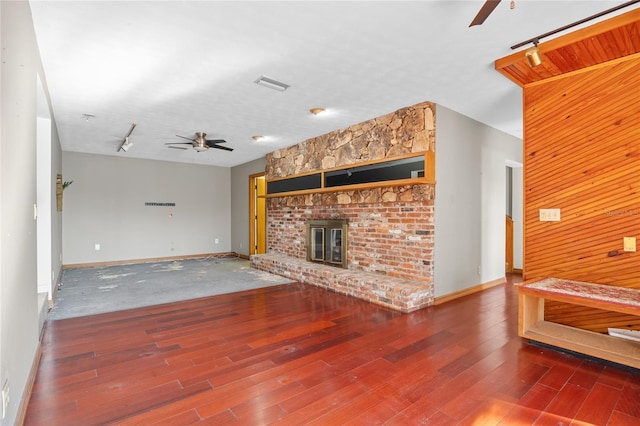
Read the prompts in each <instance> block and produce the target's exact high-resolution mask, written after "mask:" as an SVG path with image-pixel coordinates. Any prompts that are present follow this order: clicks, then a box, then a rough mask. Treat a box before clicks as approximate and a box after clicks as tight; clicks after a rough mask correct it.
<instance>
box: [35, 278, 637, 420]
mask: <svg viewBox="0 0 640 426" xmlns="http://www.w3.org/2000/svg"><path fill="white" fill-rule="evenodd" d="M518 280H519V277H518V276H509V282H508V283H507V284H504V285H501V286H496V287H493V288H491V289H487V290H485V291H482V292H480V293H476V294H472V295H468V296H465V297H462V298H459V299H455V300H452V301H450V302H447V303H443V304H441V305H438V306H435V307H429V308H425V309H422V310H419V311H416V312H413V313H411V314H400V313H398V312H395V311H391V310H388V309H386V308H382V307H380V306H377V305H373V304H370V303H367V302H364V301H361V300H357V299H354V298H350V297H348V296H344V295H341V294H337V293H335V292H330V291H326V290H324V289H321V288H318V287H314V286H309V285H304V284H298V283H293V284H287V285H281V286H273V287H269V288H267V289H257V290H250V291H245V292H239V293H235V294H228V295H220V296H214V297H208V298H201V299H195V300H190V301H184V302H175V303H169V304H164V305H157V306H149V307H145V308H138V309H131V310H126V311H119V312H113V313H106V314H100V315H94V316H90V317H84V318H76V319H68V320H56V321H49V322H47V324H46V326H45V332H44V336H43V340H42V349H43V356H42V360H41V362H40V365H39V366H38V372H37V376H36V380H35V383H34V387H33V390H32V394H31V399H30V401H29V404H28V407H27V413H26V420H25V424H26V425H28V426H30V425H38V426H40V425H44V424H46V425H61V426H67V425H80V424H81V425H83V426H91V425H98V424H119V425H150V424H164V425H188V424H215V425H225V424H250V425H258V424H260V425H263V424H264V425H266V424H283V425H292V424H295V425H302V424H321V425H326V424H351V425H370V424H386V425H407V424H420V423H426V424H433V425H437V424H443V425H454V424H483V425H485V424H487V425H492V424H502V425H512V424H557V423H558V422H559V421H562V422H565V423H566V424H569V423H571V422H572V421H573V422H574V423H575V424H580V422H583V423H584V422H593V423H596V424H600V423H602V424H606V423H607V422H608V424H611V425H613V424H639V423H640V408H638V407H640V385H638V383H640V372H637V371H635V370H629V369H628V368H620V367H618V366H616V365H614V364H603V363H600V362H597V361H593V360H590V359H585V358H584V357H579V356H576V355H572V354H566V353H563V352H559V351H557V350H554V349H553V348H548V347H541V346H534V345H530V344H528V343H527V342H526V341H524V340H523V339H521V338H520V337H518V336H517V320H518V300H517V294H516V292H515V290H514V289H513V285H512V284H513V282H517V281H518ZM596 402H597V403H598V404H596ZM607 419H608V420H607Z"/></svg>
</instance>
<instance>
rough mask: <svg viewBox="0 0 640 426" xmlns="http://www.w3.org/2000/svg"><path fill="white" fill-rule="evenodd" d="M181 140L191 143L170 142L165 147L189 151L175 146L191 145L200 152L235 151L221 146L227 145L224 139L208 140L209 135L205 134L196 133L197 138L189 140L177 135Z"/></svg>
mask: <svg viewBox="0 0 640 426" xmlns="http://www.w3.org/2000/svg"><path fill="white" fill-rule="evenodd" d="M176 136H177V137H179V138H182V139H187V140H188V141H189V142H169V143H166V144H165V145H169V148H177V149H187V148H186V147H181V146H173V145H191V146H193V149H195V150H196V151H198V152H201V151H206V150H208V149H209V148H217V149H223V150H225V151H233V148H229V147H226V146H222V145H219V144H221V143H226V142H227V141H225V140H224V139H206V136H207V134H206V133H204V132H196V137H195V138H188V137H186V136H180V135H176Z"/></svg>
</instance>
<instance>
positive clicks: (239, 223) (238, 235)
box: [231, 158, 267, 256]
mask: <svg viewBox="0 0 640 426" xmlns="http://www.w3.org/2000/svg"><path fill="white" fill-rule="evenodd" d="M266 164H267V160H266V158H260V159H258V160H254V161H251V162H249V163H245V164H241V165H239V166H236V167H233V168H232V169H231V235H232V237H233V241H232V242H231V250H232V251H234V252H236V253H238V254H242V255H245V256H249V220H250V214H249V176H250V175H253V174H256V173H261V172H264V169H265V166H266Z"/></svg>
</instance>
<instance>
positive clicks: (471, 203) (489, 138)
mask: <svg viewBox="0 0 640 426" xmlns="http://www.w3.org/2000/svg"><path fill="white" fill-rule="evenodd" d="M507 161H517V162H522V141H521V140H520V139H518V138H515V137H513V136H510V135H507V134H506V133H503V132H500V131H498V130H496V129H493V128H491V127H488V126H486V125H484V124H482V123H479V122H477V121H475V120H472V119H470V118H468V117H466V116H463V115H461V114H458V113H456V112H454V111H451V110H449V109H447V108H445V107H443V106H441V105H438V106H437V110H436V182H437V184H436V201H435V254H434V287H435V290H434V291H435V295H436V296H442V295H445V294H450V293H454V292H456V291H460V290H464V289H465V288H469V287H472V286H474V285H478V284H481V283H486V282H490V281H493V280H496V279H499V278H501V277H504V275H505V197H506V192H505V185H506V182H505V167H506V165H507ZM514 188H515V189H516V190H517V189H520V190H521V189H522V186H521V185H519V186H517V187H516V184H514ZM516 192H517V191H516ZM514 198H517V196H514ZM520 199H521V195H520ZM520 214H521V210H520ZM514 221H515V222H519V223H522V218H521V217H520V218H517V217H514Z"/></svg>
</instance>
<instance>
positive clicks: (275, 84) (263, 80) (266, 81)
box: [254, 75, 290, 92]
mask: <svg viewBox="0 0 640 426" xmlns="http://www.w3.org/2000/svg"><path fill="white" fill-rule="evenodd" d="M254 83H256V84H258V85H260V86H264V87H268V88H270V89H273V90H277V91H279V92H284V91H285V90H287V89H288V88H289V87H290V86H289V85H288V84H285V83H281V82H279V81H277V80H274V79H272V78H269V77H265V76H264V75H261V76H260V77H258V79H257V80H256V81H254Z"/></svg>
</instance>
